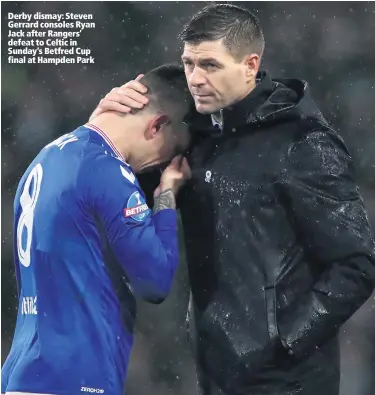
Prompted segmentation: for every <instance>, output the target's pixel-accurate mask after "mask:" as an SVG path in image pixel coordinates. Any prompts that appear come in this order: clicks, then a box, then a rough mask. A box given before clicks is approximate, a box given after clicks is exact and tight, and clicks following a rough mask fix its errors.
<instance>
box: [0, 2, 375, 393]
mask: <svg viewBox="0 0 375 395" xmlns="http://www.w3.org/2000/svg"><path fill="white" fill-rule="evenodd" d="M205 4H206V3H201V2H192V3H190V2H116V3H114V2H108V3H102V2H82V3H78V2H48V3H41V2H23V3H16V2H2V4H1V5H2V39H1V40H2V108H1V111H2V112H1V117H2V147H1V148H2V163H1V165H2V179H1V182H2V184H1V185H2V273H1V274H2V276H1V285H2V290H1V296H2V310H1V318H2V332H1V340H2V362H3V361H4V358H5V357H6V355H7V352H8V350H9V347H10V343H11V338H12V335H13V329H14V324H15V317H16V308H17V307H16V306H17V303H16V286H15V277H14V271H13V263H12V214H13V213H12V204H13V197H14V193H15V189H16V186H17V182H18V180H19V178H20V176H21V175H22V173H23V172H24V170H25V169H26V167H27V165H28V164H29V162H30V161H31V160H32V159H33V157H34V155H36V154H37V152H38V151H39V149H40V148H42V147H43V146H44V145H45V144H46V143H48V142H50V141H51V140H52V139H54V138H56V137H58V136H60V135H62V134H64V133H66V132H69V131H71V130H73V129H75V128H76V127H77V126H79V125H81V124H83V123H84V122H85V121H86V120H87V119H88V117H89V115H90V113H91V112H92V110H93V109H94V107H95V106H96V104H97V103H98V101H99V100H100V98H101V97H102V96H103V95H104V94H106V93H107V92H108V91H109V90H110V89H111V88H112V87H114V86H118V85H121V84H123V83H124V82H126V81H128V80H129V79H132V78H134V77H135V76H136V75H137V74H138V73H141V72H146V71H148V70H149V69H151V68H153V67H155V66H158V65H159V64H161V63H164V62H170V61H178V60H179V54H180V43H179V42H178V41H177V40H176V38H175V37H176V35H177V34H178V32H179V30H180V28H181V26H182V24H183V23H184V22H185V21H187V20H188V18H189V16H191V15H192V14H193V13H194V12H195V11H196V10H198V9H199V8H201V7H202V6H204V5H205ZM238 4H241V5H243V6H245V7H248V8H249V9H251V10H252V11H253V12H255V13H256V14H257V15H258V17H259V18H260V21H261V24H262V26H263V28H264V32H265V37H266V51H265V56H264V62H263V68H266V69H268V70H269V71H270V72H271V74H272V75H274V76H278V77H295V78H302V79H306V80H307V81H309V83H310V85H311V87H312V92H313V95H314V97H315V99H316V101H317V102H318V104H319V105H320V108H321V110H322V111H323V113H324V114H325V116H326V117H327V118H328V119H329V120H330V121H331V122H332V124H333V125H334V127H336V128H337V129H338V130H339V131H340V133H341V134H342V136H343V137H344V138H345V140H346V143H347V145H348V146H349V148H350V150H351V153H352V155H353V157H354V159H355V162H356V166H357V170H358V177H359V182H360V187H361V190H362V193H363V196H364V198H365V201H366V203H367V207H368V209H369V213H370V217H371V222H372V225H373V229H375V127H374V125H375V112H374V111H373V109H374V102H375V51H374V43H375V3H369V2H359V3H348V2H335V3H329V2H324V3H310V2H309V3H304V2H300V3H298V2H287V3H283V2H262V3H258V2H251V3H244V2H239V3H238ZM22 11H24V12H28V13H35V12H37V11H40V12H43V13H64V12H77V13H92V14H93V15H94V22H95V23H96V28H95V29H94V30H93V29H87V30H85V31H84V32H83V33H82V35H81V38H80V39H79V44H80V46H81V47H88V48H91V49H92V55H93V56H94V57H95V64H94V65H88V66H80V65H63V66H55V65H7V64H6V62H7V52H6V51H7V34H8V32H7V20H6V18H7V13H8V12H13V13H17V12H22ZM271 160H272V158H271ZM61 171H64V169H61ZM57 176H58V175H57ZM197 220H199V219H198V218H197ZM181 246H182V244H181ZM187 300H188V286H187V276H186V267H185V262H184V261H183V262H182V264H181V266H180V269H179V273H178V276H177V279H176V281H175V284H174V289H173V292H172V295H171V296H170V297H169V298H168V300H167V301H166V302H165V303H164V304H162V305H160V306H152V305H146V304H143V303H141V304H140V306H139V315H138V324H137V335H136V343H135V347H134V351H133V354H132V362H131V366H130V368H129V377H128V384H127V389H128V394H129V395H133V394H137V395H146V394H149V393H153V394H154V395H162V394H167V393H173V394H176V393H178V394H181V395H193V394H195V376H194V375H195V373H194V365H193V362H192V360H191V357H190V354H189V349H188V346H187V344H186V341H185V340H186V338H185V332H184V329H185V328H184V325H185V311H186V305H187ZM67 308H69V306H67ZM341 344H342V351H341V352H342V390H341V395H374V393H375V374H374V372H375V297H374V296H373V297H372V298H371V299H370V300H369V301H368V302H367V303H366V305H365V306H364V307H363V308H362V309H361V310H360V311H358V312H357V314H355V316H354V317H353V318H352V319H351V320H350V321H349V322H348V323H347V324H346V325H345V327H344V328H343V329H342V330H341Z"/></svg>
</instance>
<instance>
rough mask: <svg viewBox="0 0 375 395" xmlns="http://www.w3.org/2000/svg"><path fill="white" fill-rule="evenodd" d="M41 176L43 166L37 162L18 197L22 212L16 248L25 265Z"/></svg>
mask: <svg viewBox="0 0 375 395" xmlns="http://www.w3.org/2000/svg"><path fill="white" fill-rule="evenodd" d="M42 178H43V168H42V166H41V165H40V164H39V163H38V164H37V165H36V166H35V167H34V168H33V169H32V170H31V172H30V174H29V176H28V177H27V179H26V182H25V185H24V187H23V191H22V194H21V197H20V205H21V207H22V212H21V215H20V218H19V220H18V225H17V250H18V257H19V260H20V262H21V263H22V265H24V266H25V267H29V266H30V247H31V241H32V238H33V222H34V208H35V205H36V202H37V200H38V196H39V192H40V185H41V183H42ZM32 182H33V184H34V185H33V189H32V194H31V195H30V185H31V183H32ZM24 231H26V232H27V237H26V246H25V248H24V247H23V246H22V244H23V243H22V234H23V232H24Z"/></svg>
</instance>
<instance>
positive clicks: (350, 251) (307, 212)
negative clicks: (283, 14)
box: [96, 5, 375, 395]
mask: <svg viewBox="0 0 375 395" xmlns="http://www.w3.org/2000/svg"><path fill="white" fill-rule="evenodd" d="M180 37H181V39H182V40H183V42H184V53H183V55H182V61H183V63H184V69H185V74H186V78H187V82H188V86H189V89H190V92H191V94H192V95H193V97H194V100H195V106H196V110H197V111H198V113H199V114H201V115H200V116H197V115H195V116H193V117H192V119H191V120H190V122H191V123H192V127H193V129H194V135H195V143H194V146H193V147H192V150H191V153H190V155H189V163H190V165H191V168H192V172H193V173H192V174H193V178H192V180H191V182H190V185H188V186H187V187H186V189H185V193H184V196H182V197H181V206H180V207H181V214H182V221H183V225H184V234H185V243H186V253H187V260H188V270H189V279H190V286H191V299H190V304H189V313H188V317H189V320H188V321H189V334H190V339H191V344H192V348H193V352H194V356H195V360H196V365H197V377H198V384H199V388H200V391H201V393H202V394H204V395H219V394H226V395H245V394H246V395H263V394H264V395H265V394H267V395H287V394H288V395H292V394H302V395H310V394H311V395H316V394H319V395H338V394H339V382H340V374H339V345H338V338H337V335H338V331H339V328H340V327H341V325H342V324H343V323H344V322H345V321H347V320H348V319H349V318H350V317H351V316H352V315H353V314H354V313H355V312H356V311H357V310H358V309H359V307H360V306H361V305H362V304H363V303H364V302H365V301H366V300H367V299H368V298H369V296H370V295H371V293H372V291H373V289H374V287H375V257H374V240H373V235H372V232H371V229H370V225H369V221H368V218H367V214H366V210H365V207H364V204H363V201H362V198H361V196H360V194H359V191H358V187H357V184H356V182H355V176H354V169H353V162H352V159H351V157H350V155H349V153H348V151H347V149H346V147H345V144H344V142H343V141H342V139H341V138H340V136H339V135H338V134H337V133H336V132H335V131H334V130H333V129H332V128H331V127H330V126H329V125H328V124H327V122H326V121H325V119H324V118H323V116H322V115H321V113H320V111H319V110H318V108H317V107H316V106H315V104H314V102H313V101H312V99H311V97H310V94H309V88H308V84H307V83H306V82H304V81H299V80H293V79H291V80H277V79H273V80H272V79H271V77H270V76H269V75H268V74H267V73H266V72H259V64H260V59H261V57H262V54H263V50H264V38H263V33H262V29H261V27H260V25H259V22H258V20H257V18H256V17H255V16H254V15H252V14H251V13H250V12H249V11H247V10H245V9H242V8H239V7H236V6H233V5H213V6H209V7H207V8H205V9H203V10H202V11H200V12H198V13H197V14H196V15H195V16H194V17H193V18H192V19H191V21H190V22H189V23H188V24H187V25H186V26H185V28H184V30H183V32H182V34H181V35H180ZM143 89H144V87H143V86H142V85H141V84H140V83H139V81H131V82H129V83H128V84H126V85H125V87H122V88H117V89H114V90H113V91H112V92H111V93H110V94H108V95H107V97H106V98H105V99H104V100H103V101H102V102H101V104H100V106H99V107H98V109H97V110H96V112H97V111H101V109H106V110H108V109H112V110H117V111H123V112H127V111H129V110H130V108H132V107H134V108H136V107H137V106H140V103H141V102H142V101H143V99H142V98H141V97H140V96H139V94H140V93H142V92H144V91H143ZM135 102H137V104H135Z"/></svg>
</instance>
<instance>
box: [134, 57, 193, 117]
mask: <svg viewBox="0 0 375 395" xmlns="http://www.w3.org/2000/svg"><path fill="white" fill-rule="evenodd" d="M140 82H141V83H142V84H143V85H145V86H146V87H147V88H148V92H147V94H146V96H147V97H148V99H149V104H148V105H147V107H146V108H147V109H149V110H150V111H156V112H159V113H163V114H166V115H168V116H169V117H170V119H171V120H172V121H177V120H181V118H184V117H185V116H186V115H187V114H188V112H189V110H190V109H191V107H192V105H194V104H193V98H192V96H191V94H190V92H189V89H188V86H187V83H186V77H185V73H184V69H183V68H182V67H181V66H180V65H175V64H164V65H162V66H159V67H157V68H156V69H153V70H151V71H149V72H148V73H147V74H146V75H145V76H144V77H142V78H141V80H140Z"/></svg>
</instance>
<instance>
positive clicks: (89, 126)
mask: <svg viewBox="0 0 375 395" xmlns="http://www.w3.org/2000/svg"><path fill="white" fill-rule="evenodd" d="M84 126H85V127H86V128H88V129H91V130H93V131H94V132H96V133H98V134H99V135H100V137H102V138H103V140H104V141H105V142H106V143H107V144H108V145H109V147H110V148H111V149H112V151H113V152H114V153H115V154H116V156H117V158H118V159H120V160H121V161H122V162H124V163H125V164H127V165H128V166H129V164H128V163H127V162H126V160H125V158H124V157H123V155H122V154H121V152H120V151H119V150H118V149H117V148H116V146H115V144H114V143H113V141H112V140H111V139H110V138H109V137H108V136H107V134H106V133H104V132H103V130H101V129H100V128H98V127H97V126H96V125H93V124H91V123H86V124H85V125H84Z"/></svg>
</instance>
